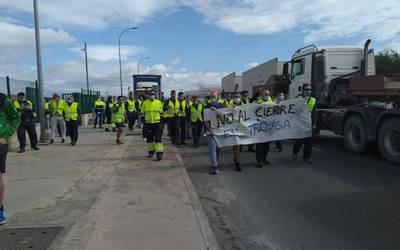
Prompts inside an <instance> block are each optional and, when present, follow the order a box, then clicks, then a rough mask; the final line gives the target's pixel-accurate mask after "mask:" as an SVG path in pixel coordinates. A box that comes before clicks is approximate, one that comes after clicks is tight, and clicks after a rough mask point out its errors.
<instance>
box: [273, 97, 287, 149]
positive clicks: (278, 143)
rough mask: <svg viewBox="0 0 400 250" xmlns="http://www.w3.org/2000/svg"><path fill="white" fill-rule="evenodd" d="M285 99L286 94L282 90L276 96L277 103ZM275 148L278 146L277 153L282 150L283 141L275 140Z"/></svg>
mask: <svg viewBox="0 0 400 250" xmlns="http://www.w3.org/2000/svg"><path fill="white" fill-rule="evenodd" d="M284 100H285V94H284V93H282V92H280V93H278V95H277V96H276V99H275V103H276V104H279V103H281V102H283V101H284ZM275 148H276V152H277V153H280V152H282V142H281V141H276V142H275Z"/></svg>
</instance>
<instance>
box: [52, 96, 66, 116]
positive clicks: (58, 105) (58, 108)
mask: <svg viewBox="0 0 400 250" xmlns="http://www.w3.org/2000/svg"><path fill="white" fill-rule="evenodd" d="M50 107H51V113H52V115H55V116H62V115H63V112H64V109H65V102H64V100H61V99H60V100H59V101H58V102H57V101H56V100H52V101H51V105H50Z"/></svg>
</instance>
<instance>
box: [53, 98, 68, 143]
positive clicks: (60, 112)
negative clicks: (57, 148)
mask: <svg viewBox="0 0 400 250" xmlns="http://www.w3.org/2000/svg"><path fill="white" fill-rule="evenodd" d="M65 105H66V104H65V102H64V100H62V99H61V98H60V95H59V94H57V93H54V94H53V98H52V101H51V104H50V110H51V119H50V123H51V140H50V142H51V143H52V144H53V143H54V136H55V134H56V132H57V126H59V128H60V132H61V142H62V143H65V130H66V128H65V120H64V110H65Z"/></svg>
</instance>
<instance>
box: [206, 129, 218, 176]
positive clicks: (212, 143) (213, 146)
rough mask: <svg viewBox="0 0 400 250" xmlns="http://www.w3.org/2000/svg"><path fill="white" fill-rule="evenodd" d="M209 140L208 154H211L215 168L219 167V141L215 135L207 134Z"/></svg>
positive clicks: (212, 164)
mask: <svg viewBox="0 0 400 250" xmlns="http://www.w3.org/2000/svg"><path fill="white" fill-rule="evenodd" d="M207 142H208V155H209V156H210V161H211V166H212V167H213V168H218V158H219V153H220V149H219V148H218V145H217V141H216V140H215V138H214V136H212V135H207Z"/></svg>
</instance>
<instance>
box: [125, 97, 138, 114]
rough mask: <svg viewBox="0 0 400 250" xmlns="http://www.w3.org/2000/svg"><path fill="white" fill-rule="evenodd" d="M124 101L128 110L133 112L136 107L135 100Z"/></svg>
mask: <svg viewBox="0 0 400 250" xmlns="http://www.w3.org/2000/svg"><path fill="white" fill-rule="evenodd" d="M126 103H127V104H128V112H135V111H136V107H135V101H134V100H130V99H128V100H126Z"/></svg>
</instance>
